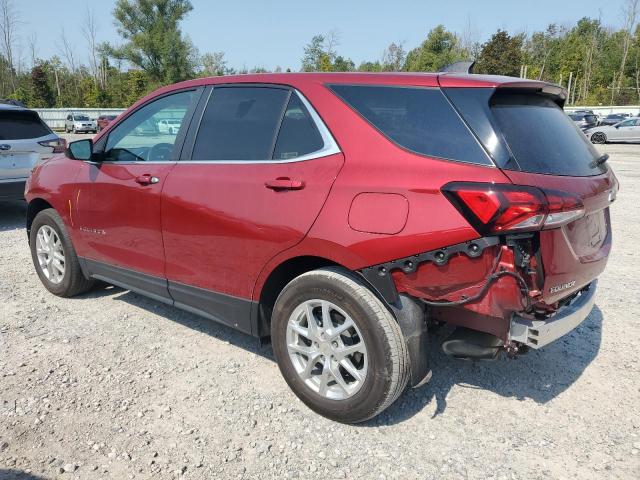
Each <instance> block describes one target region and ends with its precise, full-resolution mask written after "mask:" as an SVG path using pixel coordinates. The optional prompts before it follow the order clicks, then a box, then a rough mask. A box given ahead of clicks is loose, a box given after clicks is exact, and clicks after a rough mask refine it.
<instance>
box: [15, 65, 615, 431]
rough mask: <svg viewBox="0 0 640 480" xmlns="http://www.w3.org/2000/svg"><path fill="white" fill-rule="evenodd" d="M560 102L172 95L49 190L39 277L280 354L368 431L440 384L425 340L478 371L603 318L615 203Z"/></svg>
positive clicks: (244, 86)
mask: <svg viewBox="0 0 640 480" xmlns="http://www.w3.org/2000/svg"><path fill="white" fill-rule="evenodd" d="M565 98H566V91H565V90H564V89H562V88H561V87H558V86H555V85H551V84H547V83H543V82H538V81H529V80H523V79H516V78H507V77H494V76H481V75H466V74H454V73H440V74H361V73H349V74H333V73H326V74H264V75H243V76H229V77H217V78H204V79H197V80H193V81H188V82H184V83H180V84H177V85H172V86H169V87H164V88H162V89H160V90H158V91H156V92H154V93H152V94H151V95H149V96H148V97H146V98H144V99H142V100H140V101H139V102H138V103H136V104H135V105H133V106H132V107H131V108H130V109H129V110H128V111H127V112H125V113H124V114H123V115H121V116H120V117H119V118H118V119H117V120H116V121H114V122H113V123H111V124H110V125H109V126H108V127H107V128H106V129H105V130H103V131H102V132H101V133H100V134H99V135H98V136H96V138H95V139H94V140H93V141H92V140H80V141H77V142H74V143H71V144H70V145H69V148H68V150H67V151H66V153H65V154H63V155H57V156H55V157H53V158H52V159H50V160H48V161H47V162H45V163H44V164H43V165H41V166H38V167H37V168H35V169H34V171H33V173H32V175H31V178H30V180H29V181H28V184H27V195H26V196H27V200H28V202H29V207H28V219H27V230H28V234H29V242H30V247H31V252H32V257H33V262H34V265H35V268H36V270H37V273H38V275H39V277H40V279H41V281H42V283H43V284H44V286H45V287H46V288H47V289H48V290H49V291H50V292H52V293H53V294H56V295H60V296H63V297H70V296H73V295H78V294H80V293H82V292H85V291H87V290H88V289H89V288H90V287H91V286H92V283H93V282H94V281H95V280H101V281H105V282H108V283H111V284H114V285H118V286H121V287H123V288H126V289H130V290H133V291H135V292H139V293H141V294H144V295H148V296H149V297H152V298H154V299H156V300H158V301H160V302H165V303H167V304H170V305H174V306H176V307H178V308H182V309H185V310H187V311H190V312H193V313H196V314H199V315H202V316H204V317H207V318H209V319H211V320H214V321H216V322H220V323H223V324H225V325H228V326H230V327H232V328H235V329H237V330H240V331H241V332H244V333H246V334H249V335H253V336H255V337H258V338H266V337H270V339H271V343H272V345H273V350H274V354H275V358H276V360H277V363H278V366H279V368H280V370H281V372H282V375H283V377H284V379H285V380H286V382H287V383H288V384H289V386H290V387H291V389H292V390H293V391H294V393H295V394H296V395H297V396H298V397H299V398H300V399H301V400H302V401H303V402H304V403H305V404H307V405H308V406H309V407H310V408H311V409H313V410H314V411H316V412H318V413H320V414H322V415H324V416H326V417H329V418H331V419H334V420H337V421H341V422H349V423H355V422H361V421H364V420H367V419H369V418H372V417H374V416H375V415H377V414H378V413H380V412H382V411H383V410H384V409H385V408H387V407H388V406H389V405H390V404H391V403H393V402H394V401H395V400H396V399H397V398H398V396H399V395H400V394H401V393H402V392H403V390H404V389H405V387H406V386H407V384H409V385H411V386H412V387H416V386H419V385H422V384H424V383H426V382H427V381H428V380H429V378H430V374H431V371H430V369H429V361H428V357H429V352H428V349H429V342H428V335H429V329H428V327H429V326H430V325H442V324H449V325H450V326H451V328H450V330H452V332H451V335H450V336H449V337H447V338H446V340H444V341H443V343H442V348H443V350H444V352H445V353H447V354H448V355H450V356H452V357H455V358H461V359H472V360H479V359H492V358H495V357H496V356H498V355H499V354H500V352H503V354H505V355H507V356H511V357H513V356H516V355H518V354H522V353H524V352H525V351H526V350H527V349H530V348H534V349H539V348H541V347H544V346H545V345H547V344H549V343H550V342H552V341H554V340H555V339H557V338H559V337H560V336H562V335H564V334H566V333H568V332H569V331H571V330H572V329H573V328H575V327H576V326H577V325H579V324H580V323H581V322H582V321H583V320H584V319H585V318H586V317H587V316H588V314H589V312H590V311H591V309H592V307H593V304H594V296H595V292H596V282H597V281H596V277H597V276H598V275H599V274H600V273H601V272H602V271H603V269H604V268H605V265H606V263H607V258H608V256H609V252H610V249H611V227H610V220H609V205H610V203H611V202H612V201H613V200H614V199H615V196H616V193H617V191H618V182H617V180H616V178H615V176H614V174H613V172H612V171H611V169H610V167H608V166H607V164H606V159H607V157H606V155H605V156H601V155H600V154H599V153H598V152H597V151H596V150H595V148H594V147H593V145H591V143H590V142H589V141H588V140H587V138H586V137H585V136H584V135H583V134H582V133H581V132H580V130H579V129H578V128H577V127H576V126H575V125H574V124H573V122H572V121H571V119H570V118H569V117H568V116H567V115H566V114H565V113H564V111H563V105H564V101H565ZM163 121H164V122H165V123H167V124H168V123H171V124H172V125H177V131H176V132H169V131H168V130H166V129H165V130H162V129H160V130H159V129H158V128H157V125H158V124H160V123H161V122H163ZM448 330H449V329H448Z"/></svg>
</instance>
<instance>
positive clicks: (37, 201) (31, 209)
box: [27, 198, 53, 237]
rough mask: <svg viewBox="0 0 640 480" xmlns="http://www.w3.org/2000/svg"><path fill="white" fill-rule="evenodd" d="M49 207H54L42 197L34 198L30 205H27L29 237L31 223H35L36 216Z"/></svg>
mask: <svg viewBox="0 0 640 480" xmlns="http://www.w3.org/2000/svg"><path fill="white" fill-rule="evenodd" d="M47 208H53V207H52V206H51V204H50V203H49V202H47V201H46V200H43V199H42V198H34V199H33V200H31V201H30V202H29V205H28V206H27V237H28V236H29V234H30V232H31V224H32V223H33V220H34V218H36V215H38V214H39V213H40V212H41V211H43V210H46V209H47Z"/></svg>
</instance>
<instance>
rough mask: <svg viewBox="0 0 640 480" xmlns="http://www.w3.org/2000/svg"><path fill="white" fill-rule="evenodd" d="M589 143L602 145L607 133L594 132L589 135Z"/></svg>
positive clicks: (605, 140)
mask: <svg viewBox="0 0 640 480" xmlns="http://www.w3.org/2000/svg"><path fill="white" fill-rule="evenodd" d="M591 143H595V144H596V145H604V144H605V143H607V135H606V134H605V133H604V132H595V133H593V134H592V135H591Z"/></svg>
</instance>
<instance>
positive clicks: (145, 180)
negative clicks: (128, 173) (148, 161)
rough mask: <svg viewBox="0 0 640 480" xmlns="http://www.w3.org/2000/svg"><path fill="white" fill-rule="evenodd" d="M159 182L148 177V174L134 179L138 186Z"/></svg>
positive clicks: (155, 178)
mask: <svg viewBox="0 0 640 480" xmlns="http://www.w3.org/2000/svg"><path fill="white" fill-rule="evenodd" d="M159 181H160V179H159V178H158V177H154V176H152V175H149V174H148V173H145V174H144V175H140V176H138V177H136V182H137V183H139V184H140V185H152V184H154V183H158V182H159Z"/></svg>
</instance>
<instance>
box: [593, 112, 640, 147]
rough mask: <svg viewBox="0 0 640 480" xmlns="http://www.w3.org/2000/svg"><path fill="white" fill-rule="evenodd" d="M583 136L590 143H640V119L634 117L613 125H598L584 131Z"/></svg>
mask: <svg viewBox="0 0 640 480" xmlns="http://www.w3.org/2000/svg"><path fill="white" fill-rule="evenodd" d="M584 133H585V135H586V136H587V138H588V139H589V140H591V143H597V144H603V143H607V142H629V143H634V142H640V118H639V117H634V118H629V119H627V120H623V121H622V122H619V123H616V124H615V125H600V126H598V127H594V128H590V129H588V130H586V131H585V132H584Z"/></svg>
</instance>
